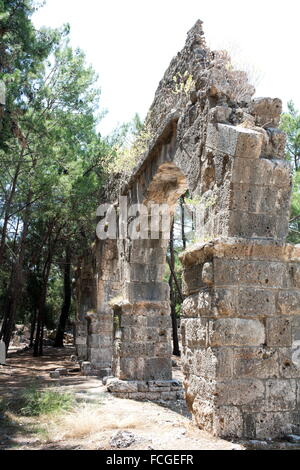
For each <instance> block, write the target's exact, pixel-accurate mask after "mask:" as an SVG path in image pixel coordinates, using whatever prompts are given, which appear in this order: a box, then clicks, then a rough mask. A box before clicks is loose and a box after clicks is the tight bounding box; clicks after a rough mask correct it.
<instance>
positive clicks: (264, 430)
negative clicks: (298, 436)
mask: <svg viewBox="0 0 300 470" xmlns="http://www.w3.org/2000/svg"><path fill="white" fill-rule="evenodd" d="M255 427H256V438H257V439H270V438H271V439H272V438H278V437H284V436H286V435H287V434H290V433H291V432H292V428H293V426H292V415H291V413H289V412H277V413H276V412H275V413H274V412H273V413H272V412H261V413H257V415H255Z"/></svg>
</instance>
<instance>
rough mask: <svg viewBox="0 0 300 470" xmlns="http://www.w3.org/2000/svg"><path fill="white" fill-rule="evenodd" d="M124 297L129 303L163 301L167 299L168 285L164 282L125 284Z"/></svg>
mask: <svg viewBox="0 0 300 470" xmlns="http://www.w3.org/2000/svg"><path fill="white" fill-rule="evenodd" d="M125 288H126V297H127V298H128V300H129V302H132V303H134V302H140V301H143V300H145V301H147V300H148V301H153V300H154V301H158V300H162V301H165V300H167V299H168V298H169V285H168V284H167V283H164V282H158V283H155V282H146V283H145V282H135V283H134V282H130V283H127V284H126V287H125Z"/></svg>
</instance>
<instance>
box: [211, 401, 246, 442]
mask: <svg viewBox="0 0 300 470" xmlns="http://www.w3.org/2000/svg"><path fill="white" fill-rule="evenodd" d="M213 434H214V435H215V436H220V437H227V438H230V437H235V438H236V437H242V436H243V415H242V413H241V411H240V410H239V409H238V408H236V407H234V406H220V407H219V408H218V410H217V411H216V412H215V413H214V415H213Z"/></svg>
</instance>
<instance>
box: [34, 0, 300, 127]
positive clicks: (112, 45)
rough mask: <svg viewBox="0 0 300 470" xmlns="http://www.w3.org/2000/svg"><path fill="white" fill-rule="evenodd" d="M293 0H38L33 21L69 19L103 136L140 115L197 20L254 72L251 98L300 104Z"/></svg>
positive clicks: (213, 41)
mask: <svg viewBox="0 0 300 470" xmlns="http://www.w3.org/2000/svg"><path fill="white" fill-rule="evenodd" d="M299 13H300V7H299V0H285V1H284V2H282V1H280V2H279V1H276V0H251V1H248V2H241V1H237V0H227V1H223V0H215V1H213V2H212V1H208V0H197V1H196V0H185V1H182V0H181V1H180V0H151V1H145V0H106V1H103V0H85V1H84V2H82V1H81V0H46V6H44V7H43V8H42V9H41V10H40V11H39V12H38V13H37V14H36V15H35V16H34V22H35V24H36V26H42V25H47V26H52V27H54V26H59V25H61V24H63V23H66V22H69V23H70V25H71V38H72V45H73V46H79V47H80V48H82V49H83V50H84V51H85V52H86V54H87V60H88V61H89V62H90V63H91V64H92V65H93V67H94V68H95V69H96V71H97V72H98V74H99V84H100V86H101V88H102V100H101V103H102V107H105V108H107V109H108V111H109V113H108V115H107V116H106V117H105V119H103V121H102V123H101V125H100V131H101V132H102V133H103V134H107V133H109V132H111V130H112V129H113V128H114V127H115V126H116V125H117V123H118V122H120V123H122V122H124V121H128V120H130V119H131V118H132V117H133V115H134V113H135V112H138V113H139V114H140V115H141V116H142V117H144V115H145V114H146V112H147V110H148V108H149V106H150V104H151V102H152V99H153V96H154V92H155V90H156V87H157V85H158V82H159V80H160V79H161V78H162V76H163V73H164V71H165V70H166V68H167V66H168V65H169V62H170V60H171V59H172V57H173V56H174V55H175V54H176V53H177V51H179V50H180V49H181V48H182V47H183V44H184V41H185V37H186V32H187V31H188V29H190V28H191V27H192V26H193V24H194V23H195V22H196V20H197V19H198V18H200V19H202V20H203V21H204V29H205V33H206V38H207V42H208V44H209V45H210V46H211V47H212V48H214V49H219V48H229V50H230V52H232V51H233V52H234V55H236V56H238V55H240V61H241V63H246V64H249V67H250V69H252V68H253V69H255V70H259V72H258V74H257V73H256V72H255V73H254V75H259V76H260V78H261V79H260V82H259V84H258V85H257V84H256V88H257V96H262V95H266V96H272V97H275V96H278V97H279V98H281V99H282V100H283V102H284V106H285V107H286V103H287V101H288V100H290V99H293V100H294V103H295V105H296V107H298V108H300V87H299V74H300V73H299V72H300V65H299V63H300V60H299Z"/></svg>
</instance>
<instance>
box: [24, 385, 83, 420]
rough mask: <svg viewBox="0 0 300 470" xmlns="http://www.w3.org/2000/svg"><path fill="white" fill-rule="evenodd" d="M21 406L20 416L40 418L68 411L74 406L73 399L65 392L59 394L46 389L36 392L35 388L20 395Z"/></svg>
mask: <svg viewBox="0 0 300 470" xmlns="http://www.w3.org/2000/svg"><path fill="white" fill-rule="evenodd" d="M21 400H22V402H23V406H22V407H21V408H20V414H21V415H23V416H40V415H49V414H56V413H61V412H63V411H69V410H71V409H72V408H73V406H74V397H73V395H71V394H70V393H67V392H59V391H57V390H54V389H51V388H48V389H45V390H38V389H37V388H36V387H35V386H33V387H30V388H28V389H27V390H25V391H24V392H23V393H22V396H21Z"/></svg>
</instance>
